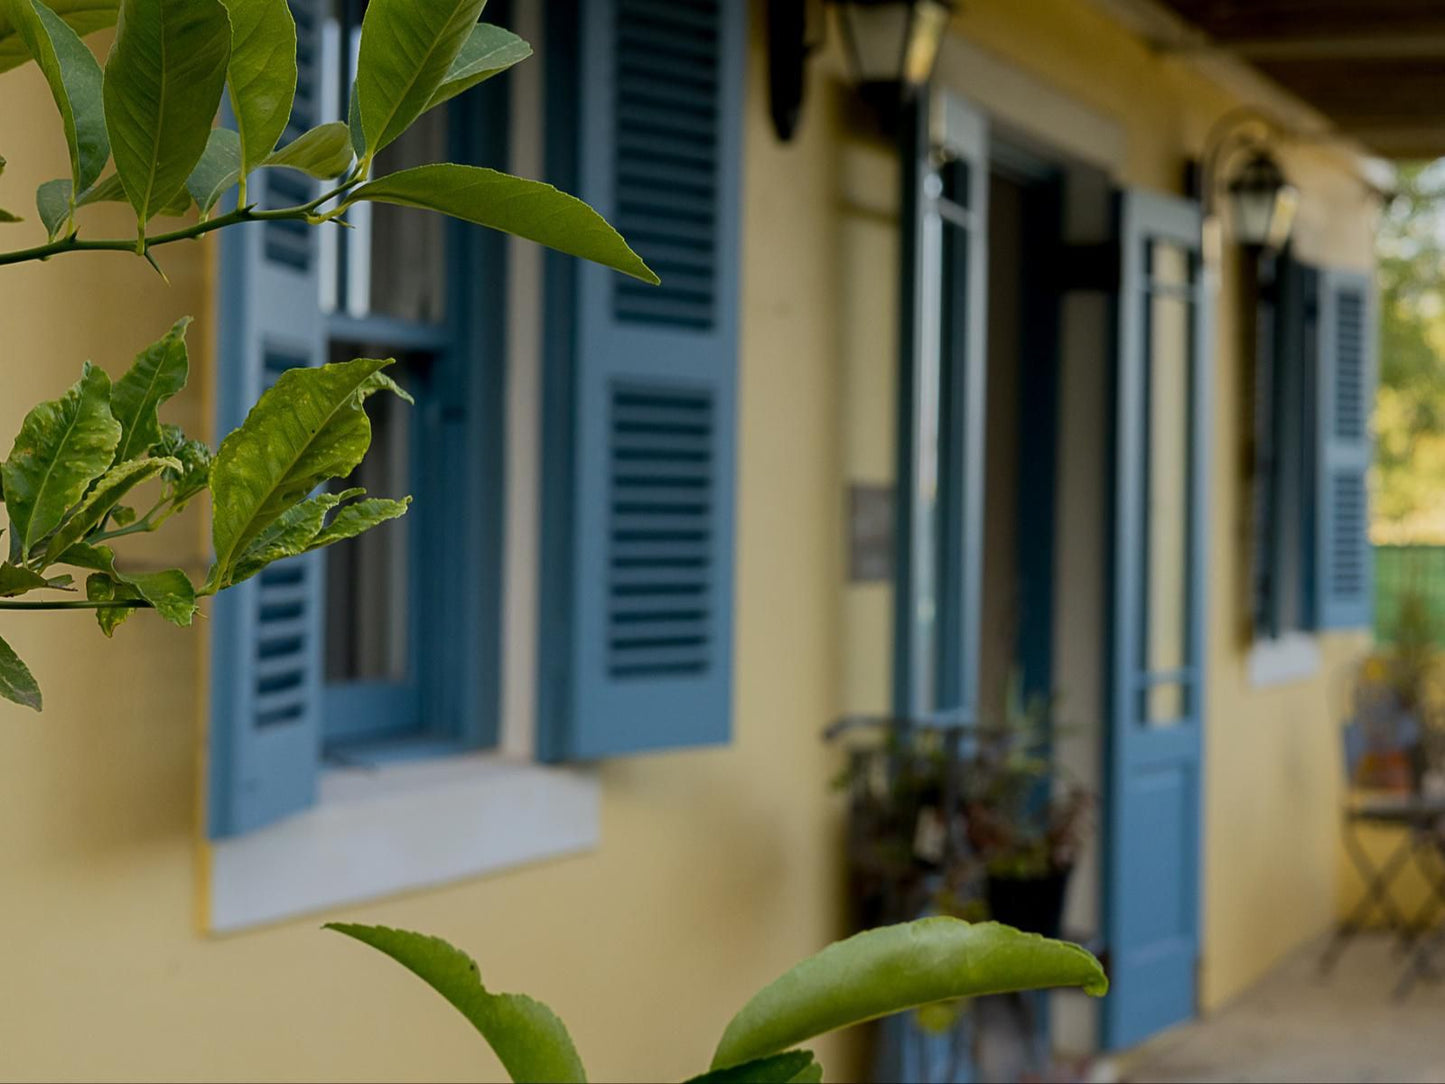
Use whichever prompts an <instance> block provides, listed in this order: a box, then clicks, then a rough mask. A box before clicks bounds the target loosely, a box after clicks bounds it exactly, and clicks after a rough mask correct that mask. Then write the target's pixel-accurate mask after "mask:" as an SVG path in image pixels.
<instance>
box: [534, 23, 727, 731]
mask: <svg viewBox="0 0 1445 1084" xmlns="http://www.w3.org/2000/svg"><path fill="white" fill-rule="evenodd" d="M548 7H549V14H551V15H553V22H552V24H551V29H552V30H553V31H554V33H553V34H552V35H549V41H548V47H549V50H552V52H551V54H550V57H549V69H550V70H551V71H553V72H554V73H557V72H561V73H562V74H563V75H569V74H572V73H575V81H574V82H572V85H570V86H566V87H559V83H557V82H554V84H553V85H552V87H551V88H550V91H549V92H550V93H551V94H552V95H553V98H552V101H551V102H550V106H549V117H551V118H553V122H555V123H559V124H563V123H566V121H567V120H571V122H572V130H571V132H570V133H568V135H569V139H568V141H567V142H568V146H567V148H566V150H565V152H564V153H562V154H560V155H559V154H557V153H555V145H554V154H553V156H552V158H553V160H552V161H551V162H550V163H549V168H550V169H551V170H552V173H553V179H555V180H558V181H559V182H560V183H563V184H566V185H572V186H574V187H575V190H576V191H578V193H579V194H580V195H581V196H582V197H583V198H584V199H586V200H587V201H588V202H590V203H592V204H593V205H594V206H596V207H597V208H598V209H599V210H601V211H602V213H603V214H605V215H606V216H607V217H608V218H609V219H610V220H611V221H612V222H613V223H615V224H616V225H617V227H618V228H619V229H620V230H621V231H622V233H623V235H624V236H626V237H627V238H628V240H629V241H630V242H631V243H632V244H633V245H634V247H635V248H636V249H637V251H638V252H639V253H640V254H641V255H642V256H643V258H644V259H646V260H647V261H648V263H649V264H650V265H651V266H652V267H653V268H654V269H655V270H656V271H657V273H658V274H659V275H660V276H661V277H662V280H663V284H662V286H660V287H652V286H647V285H645V284H643V283H640V282H636V281H634V280H631V279H627V278H624V277H621V276H619V275H617V274H616V273H614V272H610V271H606V270H603V269H601V268H598V267H594V266H592V265H583V264H578V263H576V262H575V261H570V262H564V258H562V257H555V258H553V263H552V268H551V271H550V277H549V298H548V304H549V308H550V310H551V312H552V314H553V316H554V319H552V320H549V328H550V331H551V333H552V335H553V341H552V343H551V344H550V345H549V361H548V378H547V379H548V386H547V393H546V398H547V419H546V427H547V439H546V447H547V453H548V457H549V458H548V462H547V464H546V465H545V471H546V482H545V485H546V503H545V511H544V527H543V530H544V535H545V541H544V546H545V547H546V554H547V558H546V560H545V562H544V563H545V565H546V568H545V569H544V580H543V651H542V666H543V669H542V676H541V685H542V691H541V700H540V709H541V711H540V716H541V726H540V740H539V747H540V749H541V752H542V754H543V755H544V756H545V757H547V758H549V759H553V760H561V759H578V758H595V757H601V756H611V755H617V754H623V753H636V752H641V751H645V750H656V749H666V748H676V747H680V746H695V745H706V744H713V743H720V742H724V741H726V740H727V739H728V736H729V733H730V719H731V687H732V606H733V501H734V472H735V466H734V436H735V426H736V390H737V362H738V359H737V308H738V241H739V238H738V184H739V172H740V157H741V120H742V76H743V34H744V30H745V27H744V12H745V7H746V5H743V4H736V3H732V2H730V0H589V2H584V3H582V4H581V7H580V11H578V10H574V9H572V7H571V5H567V4H563V5H559V6H558V7H557V8H553V5H550V4H549V5H548ZM564 9H566V10H564ZM569 11H570V14H571V16H572V18H575V19H576V20H577V22H576V23H575V24H574V23H572V20H571V19H570V18H569V17H568V15H569ZM569 25H578V26H580V36H579V37H576V38H575V39H574V40H570V41H569V40H568V39H567V37H566V34H567V27H568V26H569ZM573 60H575V63H572V61H573ZM559 94H560V98H559ZM569 160H570V161H569ZM569 166H570V167H571V168H569Z"/></svg>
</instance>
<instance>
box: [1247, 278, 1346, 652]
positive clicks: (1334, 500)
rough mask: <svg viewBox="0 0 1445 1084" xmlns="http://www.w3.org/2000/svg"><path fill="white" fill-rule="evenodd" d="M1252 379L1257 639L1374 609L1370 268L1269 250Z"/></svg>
mask: <svg viewBox="0 0 1445 1084" xmlns="http://www.w3.org/2000/svg"><path fill="white" fill-rule="evenodd" d="M1258 274H1259V307H1258V316H1257V323H1256V331H1257V335H1256V344H1257V346H1256V368H1255V380H1254V420H1253V437H1254V449H1255V454H1254V485H1253V490H1252V509H1251V512H1252V523H1253V546H1252V551H1253V553H1252V563H1251V602H1252V627H1253V630H1254V636H1255V639H1256V640H1260V641H1270V640H1279V639H1281V638H1285V637H1289V636H1291V635H1298V634H1301V633H1306V632H1312V631H1314V630H1316V629H1320V628H1346V627H1361V626H1363V625H1365V624H1367V623H1368V622H1369V619H1370V606H1371V602H1370V594H1371V589H1370V577H1369V564H1370V561H1369V537H1368V530H1369V522H1368V492H1367V485H1366V475H1367V471H1368V468H1369V461H1370V438H1369V432H1368V418H1369V403H1370V401H1371V398H1372V395H1373V387H1374V384H1373V353H1374V341H1373V330H1372V326H1373V325H1372V324H1371V311H1370V296H1371V287H1370V284H1369V281H1368V279H1367V278H1366V277H1365V276H1363V275H1359V274H1355V273H1351V272H1344V271H1334V270H1322V269H1318V268H1315V267H1311V266H1309V265H1308V264H1305V263H1303V262H1301V261H1300V260H1299V259H1297V258H1296V257H1295V255H1294V254H1293V253H1292V252H1290V251H1285V252H1283V253H1280V254H1279V255H1277V256H1274V257H1270V256H1264V257H1261V260H1260V264H1259V272H1258Z"/></svg>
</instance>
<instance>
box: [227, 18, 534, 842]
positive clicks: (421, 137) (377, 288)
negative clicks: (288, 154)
mask: <svg viewBox="0 0 1445 1084" xmlns="http://www.w3.org/2000/svg"><path fill="white" fill-rule="evenodd" d="M288 2H289V4H290V7H291V10H292V12H293V14H294V15H295V17H296V23H297V31H298V37H299V46H300V47H299V49H298V60H299V68H300V72H299V82H298V89H297V94H296V100H295V105H294V107H293V111H292V117H291V125H290V127H289V129H288V132H287V136H286V138H287V139H294V138H295V137H296V136H298V135H299V134H301V133H302V132H304V131H306V130H307V129H308V128H310V127H312V126H313V125H315V124H318V123H320V122H322V121H323V120H326V119H330V118H335V117H338V116H340V115H341V114H342V103H343V102H346V101H347V100H348V91H347V88H348V87H349V77H348V75H347V68H348V62H347V60H346V58H347V57H348V56H351V55H353V54H354V48H353V47H352V46H353V43H354V42H355V40H356V30H357V28H358V27H359V23H360V14H361V11H362V9H363V6H364V5H363V4H362V3H361V2H360V0H288ZM498 7H499V5H498V4H497V3H493V5H492V6H491V8H489V10H488V15H489V17H490V18H492V19H493V20H494V21H497V20H499V19H501V18H504V17H505V11H498ZM507 114H508V106H507V80H506V79H505V77H503V78H499V79H494V80H491V81H489V82H488V83H486V84H483V85H482V86H481V87H479V88H477V89H476V90H473V91H471V92H469V93H468V94H466V95H463V96H460V97H458V98H457V99H455V100H454V101H453V102H452V103H450V104H449V105H448V107H447V108H446V110H445V111H443V110H437V111H435V112H434V114H433V115H430V116H429V117H428V118H426V119H424V121H423V122H422V123H421V124H420V125H419V126H417V128H415V129H414V130H413V132H412V133H409V134H408V137H406V138H405V139H404V140H400V141H398V142H397V144H395V145H394V148H389V149H388V152H389V153H388V158H389V161H380V162H379V163H378V166H379V168H380V169H383V170H385V169H395V168H400V167H403V166H405V165H407V164H409V162H408V157H409V156H410V157H411V158H418V157H424V158H425V159H426V160H428V161H437V160H443V159H451V160H453V161H462V162H468V161H471V162H485V163H492V164H495V163H500V162H501V161H502V160H503V159H504V157H505V154H506V150H507V126H506V120H507ZM253 183H254V192H255V195H256V198H257V199H258V200H260V201H261V202H262V204H263V205H266V206H281V205H290V204H295V203H298V202H304V201H305V200H307V199H309V198H311V196H312V194H313V193H314V192H315V185H314V182H312V181H310V180H309V179H308V178H306V177H305V176H304V175H302V174H299V173H290V172H287V171H283V170H267V171H263V175H261V176H258V177H256V178H254V182H253ZM355 225H356V226H357V229H355V230H352V231H341V230H330V231H328V230H313V229H306V228H301V227H297V226H296V224H293V223H280V222H273V223H261V224H256V225H251V226H245V227H241V228H239V229H236V230H232V231H227V235H226V236H225V237H224V238H223V239H222V242H221V259H222V275H221V281H220V290H219V296H218V302H217V303H218V309H219V314H220V329H219V330H220V335H219V342H220V346H221V357H220V368H219V372H218V385H219V394H218V396H217V424H218V428H220V429H222V430H223V431H225V430H229V429H231V428H234V427H235V426H237V425H239V424H240V423H241V421H242V420H243V419H244V417H245V413H246V411H247V410H248V409H249V408H250V406H251V404H252V403H254V402H255V400H256V398H257V397H258V396H259V395H260V394H261V393H262V392H263V391H264V390H265V389H266V388H267V387H268V386H269V385H270V384H271V383H272V382H274V380H275V379H276V377H277V376H279V375H280V373H281V372H283V371H285V370H286V369H288V368H292V367H295V366H299V365H308V366H309V365H320V364H322V363H324V362H325V361H326V360H328V358H332V357H337V356H343V357H350V356H353V355H357V354H367V355H372V356H376V355H380V356H392V355H394V356H396V357H397V358H398V359H399V361H400V362H401V364H400V365H399V366H398V368H399V369H400V370H402V371H401V372H399V373H398V375H399V376H400V377H401V378H402V379H403V380H404V381H405V382H406V383H408V384H409V385H410V386H411V387H412V388H413V390H414V392H415V393H416V394H417V400H418V401H417V406H416V407H415V408H414V409H410V410H406V409H402V408H401V407H400V406H399V405H397V404H387V403H386V402H385V401H384V399H383V397H378V400H377V403H376V408H377V410H376V426H375V438H376V440H375V450H374V454H373V455H372V456H371V457H369V462H368V464H367V465H366V466H364V467H363V468H361V470H360V471H359V472H358V476H357V478H356V479H355V481H357V482H360V483H361V484H364V485H367V486H368V487H369V488H371V487H374V488H375V489H376V490H378V491H379V492H385V493H389V494H392V493H398V492H405V491H408V490H409V491H410V492H412V493H413V494H415V496H416V498H417V500H416V503H415V505H414V509H413V512H412V514H411V515H409V516H407V517H406V519H404V520H403V521H401V522H400V524H392V525H389V527H384V528H382V529H381V530H380V531H379V532H378V533H377V534H376V535H375V536H374V537H373V538H371V539H368V540H365V541H363V542H362V543H361V544H359V545H352V546H349V547H346V548H344V551H343V550H337V551H335V552H334V553H332V554H321V553H317V554H310V555H307V556H305V557H300V558H294V559H292V560H289V561H285V562H281V563H279V564H277V565H275V566H273V567H271V568H269V569H267V570H266V571H265V572H264V573H262V574H261V575H259V576H257V577H255V578H254V579H253V580H251V581H248V582H247V583H244V584H242V585H240V586H239V587H238V588H236V589H234V590H232V591H228V592H226V593H225V594H224V595H222V596H221V597H220V598H218V599H217V600H216V603H215V606H214V610H213V614H212V617H213V621H212V628H213V630H214V633H213V638H212V668H211V673H212V681H211V702H212V720H211V721H212V725H211V741H210V758H209V793H208V805H209V821H210V833H211V835H213V836H216V837H221V836H229V835H235V834H238V833H243V832H248V831H251V830H252V829H255V828H259V827H262V826H264V825H267V824H270V823H271V822H273V821H276V820H278V819H280V818H282V817H284V816H286V815H288V814H290V813H294V812H296V811H298V810H301V809H304V808H306V807H307V806H309V805H311V804H312V803H313V802H314V801H315V797H316V786H317V778H318V774H319V771H320V767H321V764H322V760H323V756H325V757H328V758H331V759H334V760H337V761H343V762H355V761H357V760H359V759H360V760H372V759H376V758H379V757H383V756H401V755H427V754H431V753H440V752H447V751H455V750H460V749H468V748H482V747H486V746H488V745H490V744H492V743H493V742H494V741H495V737H496V733H497V704H498V701H497V695H496V690H497V688H498V680H497V675H498V673H499V670H500V665H499V651H500V646H499V645H500V629H499V615H500V595H501V524H500V519H501V509H502V485H501V479H502V470H501V460H502V444H501V440H502V436H501V434H502V426H501V425H500V424H499V418H500V413H501V411H500V406H501V401H502V387H503V366H502V346H503V333H502V326H503V324H502V321H503V319H504V316H505V312H504V309H503V307H502V306H500V305H494V306H482V305H479V304H477V300H478V299H479V298H500V297H503V296H505V289H504V287H505V282H504V277H503V276H504V266H505V265H504V259H505V252H506V250H505V242H504V240H503V238H501V236H500V235H497V234H493V233H490V232H488V231H484V230H480V229H472V228H467V227H464V226H455V225H448V224H446V221H445V220H443V219H441V218H439V217H428V218H426V219H419V218H416V217H413V216H412V215H410V214H408V213H406V212H401V211H399V210H398V211H396V212H393V210H392V209H390V208H388V209H386V210H385V211H382V210H370V211H367V210H363V211H362V214H361V215H359V216H357V219H356V222H355ZM368 257H369V258H368ZM391 528H395V529H391ZM441 570H446V573H445V576H443V575H442V574H441ZM423 615H424V616H425V620H424V621H423V619H422V618H423Z"/></svg>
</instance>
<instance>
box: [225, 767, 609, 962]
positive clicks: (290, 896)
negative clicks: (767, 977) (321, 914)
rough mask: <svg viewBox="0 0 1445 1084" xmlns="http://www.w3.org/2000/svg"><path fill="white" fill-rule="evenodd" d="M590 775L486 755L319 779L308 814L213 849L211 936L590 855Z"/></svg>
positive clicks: (593, 829) (593, 814) (593, 806)
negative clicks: (538, 863) (527, 865)
mask: <svg viewBox="0 0 1445 1084" xmlns="http://www.w3.org/2000/svg"><path fill="white" fill-rule="evenodd" d="M599 808H600V794H599V785H598V781H597V778H596V775H595V774H594V773H591V772H588V771H585V770H578V769H568V768H549V767H541V766H538V765H534V764H518V763H515V762H508V761H505V760H502V759H501V758H499V757H497V756H494V755H471V756H462V757H452V758H448V759H445V760H435V761H420V762H412V763H401V764H392V765H386V766H384V767H381V768H338V769H332V770H328V771H326V772H324V773H323V774H322V777H321V785H320V797H319V800H318V801H317V804H316V806H315V808H313V809H310V810H307V811H306V812H305V813H301V814H298V815H297V816H294V817H291V818H289V819H288V820H285V821H282V822H281V823H279V824H276V825H273V826H271V827H269V828H264V829H262V830H260V831H258V832H252V833H250V834H248V835H245V836H240V837H237V838H235V839H223V840H216V841H214V842H212V843H211V844H210V862H209V881H210V883H209V890H210V892H209V914H208V916H207V927H208V929H209V930H211V931H212V932H215V933H226V932H231V931H235V930H242V929H245V928H247V927H249V926H258V925H261V924H263V923H270V922H276V921H279V920H281V919H287V918H293V917H295V916H297V915H303V914H307V913H310V912H314V911H322V910H325V909H327V908H334V907H339V906H342V905H345V904H353V903H359V902H361V901H363V900H369V899H375V898H376V897H379V896H386V895H391V894H393V893H396V892H403V891H408V890H411V889H416V888H426V887H429V886H434V885H440V884H446V883H448V882H451V881H457V880H461V879H463V878H466V877H475V876H478V875H480V874H484V873H493V872H496V871H498V870H504V869H508V868H510V867H513V866H519V865H523V864H525V863H528V862H536V861H540V860H542V859H548V858H558V857H561V856H563V855H569V854H577V853H579V852H583V851H589V850H592V849H593V848H595V847H596V846H597V842H598V837H599Z"/></svg>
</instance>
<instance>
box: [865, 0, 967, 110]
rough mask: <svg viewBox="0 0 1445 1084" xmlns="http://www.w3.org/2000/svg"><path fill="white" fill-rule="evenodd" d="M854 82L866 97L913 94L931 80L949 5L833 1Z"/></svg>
mask: <svg viewBox="0 0 1445 1084" xmlns="http://www.w3.org/2000/svg"><path fill="white" fill-rule="evenodd" d="M836 2H837V4H838V14H839V17H840V19H841V20H842V23H843V38H844V41H845V42H846V43H847V47H848V59H849V63H850V64H852V66H853V77H854V78H855V79H856V80H857V81H858V85H859V87H861V88H862V89H863V91H864V92H865V93H869V94H872V95H874V96H877V95H878V94H880V93H887V94H889V95H896V96H901V97H902V98H904V99H907V98H908V97H911V96H912V95H913V94H916V93H917V92H918V88H919V87H922V86H924V85H925V84H926V83H927V82H928V80H929V79H930V78H931V77H932V75H933V65H934V64H935V63H936V62H937V61H938V51H939V49H940V48H942V46H943V35H944V34H945V33H946V32H947V31H948V19H949V16H950V15H952V14H953V3H952V0H836Z"/></svg>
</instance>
